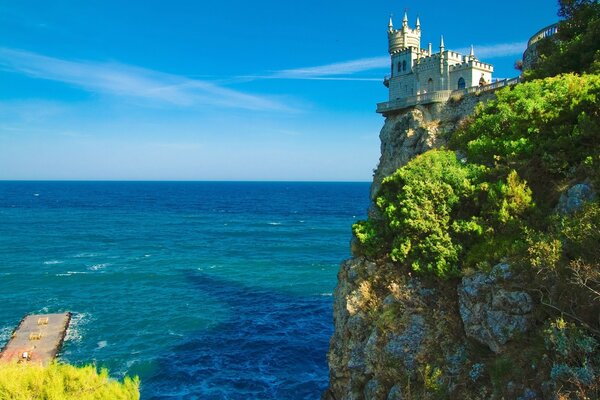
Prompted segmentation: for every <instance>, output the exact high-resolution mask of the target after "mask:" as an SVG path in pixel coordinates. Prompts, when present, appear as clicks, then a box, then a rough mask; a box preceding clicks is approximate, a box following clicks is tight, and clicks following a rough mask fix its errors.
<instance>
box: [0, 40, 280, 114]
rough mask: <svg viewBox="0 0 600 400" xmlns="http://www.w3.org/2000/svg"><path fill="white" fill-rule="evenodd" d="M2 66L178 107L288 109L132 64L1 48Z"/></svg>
mask: <svg viewBox="0 0 600 400" xmlns="http://www.w3.org/2000/svg"><path fill="white" fill-rule="evenodd" d="M0 69H3V70H6V71H11V72H16V73H21V74H24V75H27V76H30V77H33V78H40V79H48V80H53V81H59V82H64V83H67V84H69V85H72V86H75V87H79V88H81V89H84V90H86V91H89V92H93V93H104V94H109V95H114V96H126V97H131V98H137V99H142V100H147V101H152V102H158V103H167V104H172V105H177V106H194V105H213V106H219V107H228V108H243V109H250V110H286V109H288V107H287V106H285V105H283V104H281V103H280V102H278V101H275V100H273V99H270V98H267V97H263V96H257V95H252V94H247V93H242V92H239V91H236V90H233V89H229V88H224V87H222V86H218V85H216V84H214V83H212V82H209V81H202V80H196V79H189V78H186V77H182V76H178V75H173V74H167V73H163V72H158V71H153V70H149V69H145V68H139V67H134V66H130V65H125V64H120V63H114V62H108V63H102V62H94V61H71V60H63V59H59V58H54V57H48V56H44V55H40V54H36V53H32V52H28V51H23V50H15V49H9V48H0Z"/></svg>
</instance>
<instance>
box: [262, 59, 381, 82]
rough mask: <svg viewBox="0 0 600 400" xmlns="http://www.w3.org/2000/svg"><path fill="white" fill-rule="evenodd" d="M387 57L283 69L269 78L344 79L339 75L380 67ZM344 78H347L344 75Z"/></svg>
mask: <svg viewBox="0 0 600 400" xmlns="http://www.w3.org/2000/svg"><path fill="white" fill-rule="evenodd" d="M389 62H390V61H389V57H371V58H361V59H358V60H351V61H343V62H337V63H333V64H325V65H319V66H315V67H306V68H294V69H284V70H281V71H277V72H275V73H273V74H272V75H271V76H270V77H271V78H283V79H317V78H321V79H324V78H328V79H333V78H335V77H336V75H337V76H338V77H337V79H344V78H342V77H339V75H349V74H355V73H358V72H364V71H370V70H374V69H381V68H383V67H385V66H387V65H388V64H389ZM346 79H348V78H347V77H346Z"/></svg>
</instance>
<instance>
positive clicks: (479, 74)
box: [377, 13, 494, 113]
mask: <svg viewBox="0 0 600 400" xmlns="http://www.w3.org/2000/svg"><path fill="white" fill-rule="evenodd" d="M388 40H389V53H390V56H391V75H390V76H388V77H386V78H385V80H384V85H385V86H386V87H388V88H389V102H387V103H380V104H379V105H378V108H377V111H378V112H381V113H385V112H386V111H389V110H390V109H399V108H405V107H407V106H410V105H415V104H422V103H427V102H435V101H444V100H447V99H448V98H449V96H450V93H451V92H452V91H456V90H463V89H467V88H470V87H480V86H484V85H488V84H490V83H491V82H492V73H493V71H494V67H493V66H492V65H491V64H486V63H483V62H481V61H479V60H478V59H477V58H476V57H475V53H474V51H473V47H472V46H471V52H470V54H469V55H468V56H465V55H462V54H459V53H457V52H455V51H451V50H446V48H445V46H444V38H443V36H442V38H441V41H440V48H439V52H438V53H433V50H432V47H431V43H429V46H428V48H427V49H422V48H421V22H420V21H419V18H417V22H416V26H415V28H414V29H412V28H410V27H409V26H408V16H407V14H406V13H405V14H404V19H403V20H402V27H401V28H400V29H394V25H393V22H392V18H391V17H390V22H389V26H388Z"/></svg>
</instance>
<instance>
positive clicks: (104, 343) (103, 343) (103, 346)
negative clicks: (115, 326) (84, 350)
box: [96, 340, 108, 350]
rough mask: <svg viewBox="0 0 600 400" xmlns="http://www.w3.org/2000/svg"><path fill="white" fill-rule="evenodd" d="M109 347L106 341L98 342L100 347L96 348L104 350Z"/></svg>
mask: <svg viewBox="0 0 600 400" xmlns="http://www.w3.org/2000/svg"><path fill="white" fill-rule="evenodd" d="M107 345H108V342H107V341H106V340H101V341H99V342H98V347H96V349H98V350H99V349H103V348H105V347H106V346H107Z"/></svg>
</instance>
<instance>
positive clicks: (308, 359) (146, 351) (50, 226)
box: [0, 182, 369, 399]
mask: <svg viewBox="0 0 600 400" xmlns="http://www.w3.org/2000/svg"><path fill="white" fill-rule="evenodd" d="M368 188H369V186H368V184H367V183H200V182H168V183H167V182H0V302H1V303H0V304H2V307H1V308H0V346H2V345H3V344H4V343H5V342H6V340H7V339H8V336H9V335H10V332H11V331H12V329H13V328H14V327H15V326H16V325H17V324H18V322H19V320H20V319H21V318H22V317H23V316H24V315H25V314H27V313H39V312H61V311H71V312H73V313H74V318H73V323H72V327H71V329H70V330H69V333H68V336H67V340H66V342H65V344H64V348H63V352H62V355H61V359H62V360H64V361H67V362H71V363H75V364H81V363H90V362H93V363H95V364H97V365H98V366H103V367H104V366H105V367H108V368H109V369H110V371H111V374H112V375H113V376H115V377H121V376H123V375H124V374H136V375H139V376H140V378H141V380H142V398H143V399H179V398H181V399H184V398H185V399H195V398H197V399H318V398H319V396H320V392H321V391H322V390H323V389H324V388H325V387H326V386H327V364H326V352H327V348H328V342H329V337H330V335H331V333H332V313H331V308H332V297H331V294H332V291H333V288H334V287H335V284H336V274H337V270H338V265H339V263H340V261H341V260H343V259H344V258H346V257H348V256H349V245H348V243H349V240H350V225H351V224H352V222H353V221H355V220H356V219H359V218H363V217H364V214H365V212H366V210H367V206H368Z"/></svg>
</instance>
